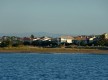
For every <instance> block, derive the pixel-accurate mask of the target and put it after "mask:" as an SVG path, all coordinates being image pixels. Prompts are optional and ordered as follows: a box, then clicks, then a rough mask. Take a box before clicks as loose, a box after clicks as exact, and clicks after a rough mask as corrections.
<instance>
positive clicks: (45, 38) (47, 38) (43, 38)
mask: <svg viewBox="0 0 108 80" xmlns="http://www.w3.org/2000/svg"><path fill="white" fill-rule="evenodd" d="M40 40H41V41H51V38H50V37H46V36H43V37H41V38H40Z"/></svg>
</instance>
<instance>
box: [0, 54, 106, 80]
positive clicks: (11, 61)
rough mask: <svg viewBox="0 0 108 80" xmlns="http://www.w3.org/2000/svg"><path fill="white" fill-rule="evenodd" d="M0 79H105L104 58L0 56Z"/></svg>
mask: <svg viewBox="0 0 108 80" xmlns="http://www.w3.org/2000/svg"><path fill="white" fill-rule="evenodd" d="M0 80H108V55H107V54H89V53H88V54H80V53H71V54H70V53H61V54H60V53H51V54H49V53H0Z"/></svg>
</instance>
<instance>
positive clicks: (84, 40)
mask: <svg viewBox="0 0 108 80" xmlns="http://www.w3.org/2000/svg"><path fill="white" fill-rule="evenodd" d="M82 43H83V44H87V43H88V37H87V36H77V37H74V44H76V45H81V44H82Z"/></svg>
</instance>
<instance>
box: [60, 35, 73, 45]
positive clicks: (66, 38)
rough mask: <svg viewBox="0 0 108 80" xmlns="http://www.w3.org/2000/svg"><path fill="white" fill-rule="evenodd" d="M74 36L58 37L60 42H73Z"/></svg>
mask: <svg viewBox="0 0 108 80" xmlns="http://www.w3.org/2000/svg"><path fill="white" fill-rule="evenodd" d="M73 40H74V37H72V36H61V37H60V38H59V42H60V43H73Z"/></svg>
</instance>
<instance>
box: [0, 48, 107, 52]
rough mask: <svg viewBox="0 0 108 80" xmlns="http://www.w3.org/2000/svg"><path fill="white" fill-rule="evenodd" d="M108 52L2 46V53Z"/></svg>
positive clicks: (0, 49) (0, 50)
mask: <svg viewBox="0 0 108 80" xmlns="http://www.w3.org/2000/svg"><path fill="white" fill-rule="evenodd" d="M3 52H11V53H16V52H19V53H37V52H39V53H108V50H99V49H76V48H30V47H26V48H25V47H24V48H13V47H12V48H0V53H3Z"/></svg>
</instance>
